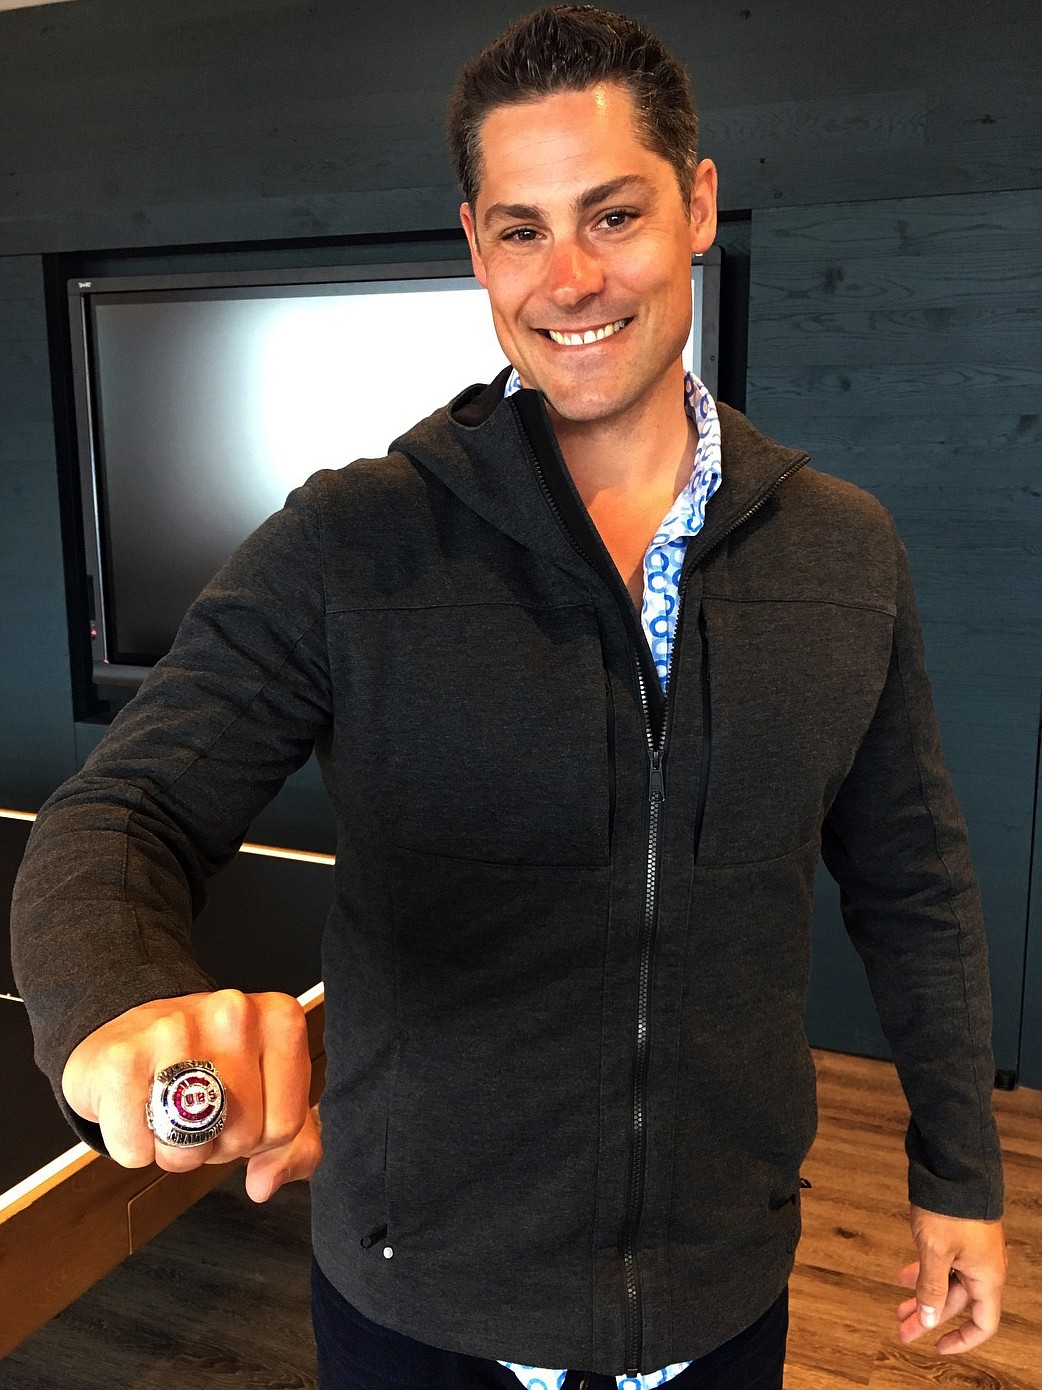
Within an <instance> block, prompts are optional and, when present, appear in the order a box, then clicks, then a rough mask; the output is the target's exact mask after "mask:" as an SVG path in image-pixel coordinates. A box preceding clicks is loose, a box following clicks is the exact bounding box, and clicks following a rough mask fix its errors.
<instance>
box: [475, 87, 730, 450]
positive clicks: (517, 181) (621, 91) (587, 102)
mask: <svg viewBox="0 0 1042 1390" xmlns="http://www.w3.org/2000/svg"><path fill="white" fill-rule="evenodd" d="M481 152H482V161H481V185H480V188H479V190H478V193H477V197H476V199H475V201H474V203H473V204H472V205H471V204H467V203H464V204H463V206H462V207H461V209H460V217H461V220H462V222H463V227H464V230H465V231H466V233H467V239H468V241H469V242H470V249H471V256H472V259H473V263H474V273H475V275H476V276H477V278H478V280H479V281H480V283H481V284H482V285H484V287H485V288H486V289H487V290H488V294H489V300H490V302H491V306H492V316H493V320H494V322H495V327H496V334H497V336H498V338H499V341H500V344H501V346H502V348H503V351H504V353H505V354H506V356H507V358H508V360H509V361H510V362H511V363H512V364H513V365H514V366H515V367H516V368H517V370H518V373H519V374H520V377H521V381H522V384H523V385H525V386H529V387H533V388H535V389H536V390H538V391H541V392H542V393H543V395H544V396H545V397H546V400H547V403H548V405H549V406H550V409H551V414H552V415H553V414H554V413H556V414H557V415H558V416H560V417H561V418H562V419H563V420H566V421H569V422H572V423H575V424H583V423H588V424H593V423H607V422H609V421H616V422H620V423H621V422H622V421H623V419H624V418H625V416H626V414H627V412H632V411H633V410H634V409H635V408H636V409H638V410H642V409H643V408H645V407H646V406H647V405H649V404H654V403H655V400H656V398H657V397H660V398H661V399H662V401H663V402H666V401H668V400H669V399H670V393H671V392H672V395H673V397H674V398H675V400H674V403H676V402H679V401H682V392H681V379H682V375H683V367H682V365H681V352H682V350H683V347H684V344H685V343H686V341H687V337H688V333H689V331H690V327H691V254H692V252H693V251H705V250H707V249H708V247H709V246H711V245H712V242H713V237H714V236H715V234H716V170H715V169H714V167H713V165H712V163H711V162H710V161H709V160H703V162H702V163H701V164H700V165H699V166H698V172H697V176H696V179H695V185H694V188H693V190H692V195H691V203H690V208H688V207H687V206H685V204H684V202H683V200H682V198H681V195H680V191H679V188H678V186H677V180H676V174H675V173H674V170H673V167H672V165H670V164H669V163H668V162H667V161H666V160H665V159H663V158H662V156H661V155H658V154H655V153H653V152H652V151H651V150H648V149H646V148H645V147H644V145H643V144H641V142H640V140H639V139H638V138H637V131H636V125H635V122H634V108H633V101H632V98H631V96H630V94H629V92H628V91H627V90H626V88H625V87H622V86H619V85H617V84H615V83H604V84H601V85H598V86H595V87H590V88H588V89H587V90H586V91H583V92H562V93H558V94H555V95H553V96H549V97H543V98H541V99H539V100H536V101H529V102H524V103H521V104H519V105H516V106H501V107H497V108H495V109H494V110H493V111H491V112H490V113H489V115H488V116H487V117H486V119H485V122H484V125H483V127H482V132H481ZM591 332H595V333H596V334H597V335H598V336H597V338H596V340H595V341H585V340H584V341H582V342H577V341H576V338H575V335H577V334H578V335H584V338H585V337H588V336H589V334H590V333H591Z"/></svg>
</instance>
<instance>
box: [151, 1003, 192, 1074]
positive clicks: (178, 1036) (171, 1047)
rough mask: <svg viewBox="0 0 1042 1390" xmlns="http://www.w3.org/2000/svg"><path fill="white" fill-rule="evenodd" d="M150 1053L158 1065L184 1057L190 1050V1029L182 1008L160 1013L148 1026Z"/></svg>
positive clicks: (167, 1064)
mask: <svg viewBox="0 0 1042 1390" xmlns="http://www.w3.org/2000/svg"><path fill="white" fill-rule="evenodd" d="M149 1042H150V1043H151V1048H152V1054H153V1056H154V1057H155V1058H156V1060H157V1064H158V1065H159V1066H160V1067H164V1066H171V1065H173V1064H174V1063H175V1062H180V1061H182V1060H184V1059H185V1056H186V1054H187V1052H188V1051H190V1050H191V1030H190V1029H189V1026H188V1019H187V1018H186V1016H185V1014H184V1012H183V1010H181V1009H176V1010H174V1011H173V1012H171V1013H168V1014H161V1015H160V1016H159V1018H157V1019H155V1020H154V1021H153V1023H152V1024H151V1026H150V1028H149Z"/></svg>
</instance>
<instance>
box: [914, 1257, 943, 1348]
mask: <svg viewBox="0 0 1042 1390" xmlns="http://www.w3.org/2000/svg"><path fill="white" fill-rule="evenodd" d="M950 1273H951V1266H950V1264H949V1263H948V1260H947V1258H946V1257H942V1256H941V1255H939V1254H933V1253H927V1254H926V1256H925V1258H924V1259H923V1260H922V1261H921V1263H920V1265H919V1277H918V1279H917V1280H916V1284H915V1307H916V1313H917V1314H918V1317H919V1322H920V1323H921V1324H922V1326H923V1327H925V1328H926V1329H927V1330H929V1329H930V1328H931V1327H936V1326H937V1324H938V1322H939V1321H940V1318H941V1310H942V1309H943V1308H944V1305H945V1303H946V1302H947V1300H948V1276H949V1274H950Z"/></svg>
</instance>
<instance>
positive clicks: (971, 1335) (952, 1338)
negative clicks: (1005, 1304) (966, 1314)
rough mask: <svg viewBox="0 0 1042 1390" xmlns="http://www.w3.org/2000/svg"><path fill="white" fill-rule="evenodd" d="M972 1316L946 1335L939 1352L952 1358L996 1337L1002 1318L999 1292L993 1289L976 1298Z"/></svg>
mask: <svg viewBox="0 0 1042 1390" xmlns="http://www.w3.org/2000/svg"><path fill="white" fill-rule="evenodd" d="M958 1287H960V1288H961V1287H962V1285H961V1284H959V1285H958ZM965 1297H966V1298H967V1299H968V1298H969V1294H968V1293H966V1295H965ZM971 1314H972V1315H971V1317H970V1318H969V1320H968V1321H966V1322H964V1323H963V1324H962V1326H961V1327H957V1328H955V1329H954V1330H953V1331H952V1332H946V1333H945V1334H944V1336H943V1337H942V1338H941V1339H940V1341H939V1342H938V1343H937V1350H938V1351H939V1352H943V1353H944V1355H946V1356H950V1355H952V1354H953V1353H958V1352H962V1351H970V1350H971V1349H972V1348H973V1347H979V1346H980V1344H981V1343H982V1342H986V1341H987V1340H988V1338H989V1337H994V1335H995V1333H996V1332H997V1331H998V1327H999V1320H1000V1318H1001V1316H1002V1300H1001V1297H1000V1294H999V1291H998V1290H997V1289H992V1290H989V1291H988V1292H987V1293H984V1294H981V1295H979V1296H978V1297H977V1298H975V1299H974V1300H973V1301H972V1303H971Z"/></svg>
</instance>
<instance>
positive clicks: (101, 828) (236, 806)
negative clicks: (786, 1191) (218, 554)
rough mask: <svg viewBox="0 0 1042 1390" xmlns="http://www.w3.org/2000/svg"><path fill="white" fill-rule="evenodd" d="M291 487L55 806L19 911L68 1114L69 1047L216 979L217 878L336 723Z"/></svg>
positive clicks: (30, 996)
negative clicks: (198, 931) (209, 932)
mask: <svg viewBox="0 0 1042 1390" xmlns="http://www.w3.org/2000/svg"><path fill="white" fill-rule="evenodd" d="M319 476H320V475H317V476H316V479H313V480H312V482H311V483H309V484H306V485H305V487H304V488H301V489H297V491H296V492H294V493H293V494H291V496H290V498H289V499H288V501H287V504H286V506H285V508H283V510H282V511H280V512H278V513H276V515H275V516H274V517H272V518H270V519H269V520H268V521H267V522H266V523H265V524H264V525H263V526H262V527H261V528H260V529H259V530H258V531H257V532H255V533H254V535H253V536H251V537H250V538H249V540H247V541H246V542H245V543H244V544H243V545H242V546H241V547H240V549H239V550H238V551H237V552H236V554H235V555H234V556H233V557H232V559H231V560H230V561H229V562H228V564H227V565H226V566H225V567H224V568H223V569H222V570H221V571H220V573H219V574H218V575H217V576H216V578H215V579H214V580H213V581H212V582H211V583H210V584H209V585H208V586H207V588H206V589H205V590H204V591H203V593H202V594H201V595H200V597H199V598H198V599H197V600H196V602H195V604H194V605H193V607H192V608H191V609H190V611H189V613H188V615H187V616H186V618H185V620H184V622H183V624H182V626H181V629H180V631H179V633H178V636H177V640H176V642H175V644H174V647H173V648H172V650H171V651H170V653H169V655H168V656H166V657H165V658H164V660H163V661H161V662H160V663H159V665H158V666H156V667H155V669H154V670H153V671H152V672H151V673H150V675H149V676H148V678H147V679H146V681H145V682H144V683H143V685H142V687H141V689H140V691H139V692H138V694H137V695H136V696H135V697H134V699H133V700H132V701H131V702H130V703H129V704H128V705H127V706H126V707H125V708H124V709H123V710H122V711H121V712H120V714H119V716H118V717H117V718H116V719H115V721H114V722H113V724H112V727H111V729H110V730H109V732H108V733H107V734H106V736H105V738H104V739H103V740H102V742H101V743H100V744H99V745H98V747H97V748H96V749H95V751H94V752H93V753H92V754H91V756H90V758H89V759H88V760H87V762H86V763H85V764H84V766H83V768H82V770H81V771H80V772H79V773H78V774H76V775H75V776H74V777H72V778H71V779H70V780H69V781H68V782H66V783H65V784H64V785H63V786H62V787H60V788H59V789H58V791H57V792H55V793H54V795H53V796H51V797H50V798H49V800H48V801H47V802H46V803H45V805H44V806H43V808H42V810H41V811H40V814H39V816H38V818H37V821H36V824H35V825H34V827H33V831H32V835H31V836H30V839H29V844H28V847H27V850H26V854H25V858H24V860H23V863H22V867H21V869H20V872H19V875H18V878H17V880H16V883H15V890H14V898H13V903H12V911H11V939H12V962H13V965H14V973H15V979H16V981H17V984H18V988H19V992H20V993H21V996H22V998H23V999H24V1000H25V1003H26V1006H27V1009H28V1013H29V1019H30V1023H31V1025H32V1029H33V1036H34V1042H35V1055H36V1061H37V1065H38V1066H39V1067H40V1069H41V1070H42V1071H43V1072H44V1073H45V1074H46V1075H47V1077H48V1078H49V1080H50V1082H51V1085H52V1087H53V1088H54V1093H55V1096H56V1098H57V1100H58V1103H59V1105H60V1106H61V1108H62V1110H63V1112H64V1114H65V1116H66V1118H67V1119H68V1120H69V1123H70V1124H71V1125H72V1126H73V1128H74V1129H75V1130H76V1131H77V1133H78V1134H79V1135H80V1136H81V1137H82V1138H83V1139H85V1140H86V1142H87V1143H89V1144H90V1145H91V1146H92V1147H94V1148H96V1149H99V1150H103V1145H102V1142H101V1136H100V1130H99V1129H98V1127H97V1126H96V1125H91V1124H88V1123H87V1122H86V1121H84V1120H82V1119H80V1117H79V1116H77V1115H75V1114H74V1113H73V1112H72V1111H71V1110H70V1108H69V1107H68V1105H67V1104H66V1102H65V1099H64V1096H63V1095H62V1091H61V1075H62V1072H63V1070H64V1067H65V1063H66V1061H67V1060H68V1057H69V1054H70V1053H71V1052H72V1051H73V1049H74V1048H75V1047H76V1046H77V1044H78V1043H79V1042H80V1041H81V1040H82V1039H83V1038H85V1037H86V1036H87V1035H88V1034H89V1033H91V1032H93V1031H94V1030H95V1029H96V1028H99V1027H100V1026H101V1025H102V1024H103V1023H106V1022H108V1021H109V1020H110V1019H112V1018H115V1017H116V1016H117V1015H119V1014H121V1013H124V1012H125V1011H126V1010H127V1009H130V1008H133V1007H135V1006H136V1005H138V1004H142V1003H144V1002H146V1001H147V1000H150V999H161V998H172V997H175V996H177V995H182V994H190V993H195V992H197V991H201V990H207V989H213V988H215V984H214V982H213V980H211V979H210V978H209V976H207V975H206V974H205V973H204V972H203V970H202V968H201V967H200V965H199V964H198V962H197V961H196V959H195V957H194V955H193V953H192V950H191V945H190V929H191V923H192V920H193V918H194V917H195V916H196V915H197V914H198V912H199V911H200V910H201V908H202V907H203V904H204V902H205V886H204V885H205V881H206V879H207V878H208V877H209V875H211V874H212V873H214V872H215V871H216V870H217V869H219V868H220V867H221V866H222V865H224V864H226V863H227V862H228V861H229V860H230V859H231V858H232V857H233V855H234V854H235V852H236V850H237V849H238V847H239V845H240V843H241V842H242V839H243V837H244V836H245V834H246V831H247V829H248V827H249V825H250V823H251V821H252V820H253V819H254V818H255V816H256V815H257V814H258V812H259V811H260V810H261V809H262V808H263V806H264V805H265V804H266V803H267V802H268V801H270V800H271V798H272V797H273V796H274V795H275V794H276V792H277V791H278V789H279V787H280V786H281V785H282V783H283V781H284V780H285V778H286V777H287V776H288V775H289V774H290V773H291V772H293V771H294V770H295V769H297V768H298V767H300V766H301V765H302V764H303V763H304V762H305V761H306V760H307V758H308V756H309V754H310V752H311V749H312V747H313V745H314V742H315V739H316V737H318V736H319V735H320V733H321V731H322V730H323V729H325V728H327V727H328V726H329V724H330V721H331V700H330V691H329V674H328V663H327V659H326V645H325V604H324V598H323V585H322V566H321V550H320V536H319V525H320V521H319V514H318V510H317V506H316V504H315V494H316V492H317V482H318V478H319Z"/></svg>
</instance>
